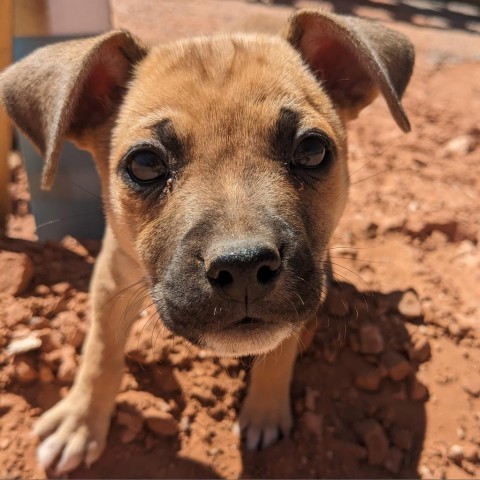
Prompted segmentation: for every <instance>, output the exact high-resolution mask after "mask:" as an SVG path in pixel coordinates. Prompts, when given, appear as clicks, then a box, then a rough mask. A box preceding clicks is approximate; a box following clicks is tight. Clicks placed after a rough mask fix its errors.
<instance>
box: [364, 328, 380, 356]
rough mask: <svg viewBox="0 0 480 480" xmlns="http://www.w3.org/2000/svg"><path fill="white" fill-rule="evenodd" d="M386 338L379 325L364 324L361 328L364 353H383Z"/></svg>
mask: <svg viewBox="0 0 480 480" xmlns="http://www.w3.org/2000/svg"><path fill="white" fill-rule="evenodd" d="M384 346H385V344H384V340H383V336H382V334H381V332H380V329H379V328H378V326H377V325H373V324H369V325H362V326H361V328H360V351H361V352H362V353H364V354H377V353H381V352H382V351H383V349H384Z"/></svg>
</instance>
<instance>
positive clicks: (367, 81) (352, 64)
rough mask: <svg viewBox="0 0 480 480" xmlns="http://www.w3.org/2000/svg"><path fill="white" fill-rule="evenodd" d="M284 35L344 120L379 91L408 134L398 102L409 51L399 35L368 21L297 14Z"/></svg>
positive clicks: (409, 61)
mask: <svg viewBox="0 0 480 480" xmlns="http://www.w3.org/2000/svg"><path fill="white" fill-rule="evenodd" d="M285 36H286V38H287V40H288V41H289V42H290V43H291V44H292V45H293V47H295V48H296V49H297V50H299V51H300V53H301V54H302V56H303V58H304V60H305V62H306V63H307V64H308V65H309V66H310V69H311V70H312V72H313V73H314V74H315V75H316V77H317V78H318V79H319V80H320V81H321V83H322V86H323V87H324V88H325V89H326V91H327V93H328V94H329V95H330V97H331V99H332V101H333V102H334V104H335V106H336V107H337V109H338V110H339V112H340V114H341V115H342V117H343V118H344V120H350V119H353V118H356V117H357V115H358V113H359V112H360V110H361V109H362V108H364V107H366V106H367V105H368V104H369V103H371V102H372V101H373V99H374V98H375V96H376V95H377V94H378V91H380V92H381V93H382V95H383V96H384V97H385V100H386V101H387V104H388V107H389V109H390V112H391V114H392V116H393V118H394V119H395V121H396V122H397V125H398V126H399V127H400V128H401V129H402V130H403V131H404V132H408V131H410V123H409V121H408V118H407V115H406V114H405V111H404V109H403V107H402V104H401V103H400V98H401V97H402V94H403V92H404V90H405V88H406V86H407V84H408V81H409V79H410V76H411V74H412V70H413V63H414V50H413V45H412V44H411V43H410V41H409V40H408V39H407V38H406V37H405V36H404V35H402V34H401V33H398V32H394V31H393V30H390V29H389V28H386V27H383V26H382V25H379V24H378V23H375V22H372V21H368V20H362V19H359V18H353V17H347V16H341V15H334V14H331V13H326V12H320V11H315V10H299V11H298V12H296V13H294V14H293V16H292V17H291V18H290V20H289V23H288V25H287V31H286V33H285Z"/></svg>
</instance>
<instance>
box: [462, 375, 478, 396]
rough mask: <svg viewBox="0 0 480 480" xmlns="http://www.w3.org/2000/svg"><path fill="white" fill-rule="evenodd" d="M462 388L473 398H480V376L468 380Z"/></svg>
mask: <svg viewBox="0 0 480 480" xmlns="http://www.w3.org/2000/svg"><path fill="white" fill-rule="evenodd" d="M462 388H463V389H464V390H465V391H466V392H467V393H468V394H469V395H471V396H472V397H480V376H479V375H475V376H471V377H470V378H468V379H466V380H465V381H464V382H463V384H462Z"/></svg>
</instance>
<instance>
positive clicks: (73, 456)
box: [33, 395, 110, 474]
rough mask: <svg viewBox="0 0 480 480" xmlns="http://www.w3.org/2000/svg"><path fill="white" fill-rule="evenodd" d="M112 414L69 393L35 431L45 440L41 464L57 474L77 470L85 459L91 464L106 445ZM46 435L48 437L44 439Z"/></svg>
mask: <svg viewBox="0 0 480 480" xmlns="http://www.w3.org/2000/svg"><path fill="white" fill-rule="evenodd" d="M109 424H110V415H109V413H108V412H107V413H105V412H104V413H101V411H100V410H97V409H95V408H94V407H90V408H88V406H87V402H86V401H85V400H82V399H79V398H70V395H69V396H67V397H66V398H64V399H63V400H62V401H60V402H59V403H58V404H57V405H55V406H54V407H53V408H52V409H50V410H48V411H47V412H46V413H44V414H43V415H42V416H41V417H40V419H39V420H38V421H37V423H36V424H35V426H34V428H33V434H34V435H38V436H40V437H42V438H44V440H43V441H42V442H41V444H40V446H39V447H38V451H37V460H38V463H39V464H40V465H41V466H42V467H43V468H45V469H48V468H54V470H55V472H56V473H57V474H61V473H66V472H69V471H71V470H74V469H75V468H77V467H78V466H80V465H81V464H82V463H83V462H85V464H86V465H87V466H90V465H91V464H92V463H93V462H95V461H96V460H97V459H98V458H99V457H100V455H101V454H102V452H103V449H104V448H105V443H106V438H107V433H108V427H109ZM45 437H46V438H45Z"/></svg>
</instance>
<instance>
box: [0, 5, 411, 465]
mask: <svg viewBox="0 0 480 480" xmlns="http://www.w3.org/2000/svg"><path fill="white" fill-rule="evenodd" d="M412 66H413V49H412V47H411V45H410V43H409V42H408V41H407V40H406V39H405V38H404V37H403V36H402V35H400V34H397V33H395V32H392V31H390V30H388V29H386V28H384V27H381V26H379V25H376V24H372V23H369V22H366V21H361V20H358V19H351V18H346V17H339V16H335V15H331V14H324V13H320V12H315V11H299V12H297V13H296V14H295V15H294V16H293V17H292V19H291V20H290V21H289V24H288V26H287V30H286V33H285V34H284V35H283V38H282V37H281V36H278V37H270V36H262V35H242V34H237V35H229V36H218V37H211V38H196V39H192V40H187V41H183V42H178V43H175V44H169V45H165V46H159V47H155V48H153V49H151V50H148V49H147V48H145V47H143V46H142V45H141V44H140V43H139V42H138V41H137V40H135V39H134V38H132V37H131V36H130V35H129V34H128V33H126V32H119V31H117V32H111V33H108V34H105V35H103V36H100V37H96V38H93V39H86V40H79V41H75V42H68V43H63V44H58V45H55V46H51V47H47V48H45V49H42V50H40V51H38V52H36V53H34V54H32V55H31V56H30V57H28V58H27V59H25V60H23V61H22V62H20V63H19V64H17V65H14V66H13V67H10V68H9V69H8V70H6V71H5V72H4V73H2V75H1V76H0V98H2V100H3V103H4V105H5V107H6V109H7V112H8V113H9V114H10V115H11V116H12V118H13V120H14V121H15V123H16V124H17V125H18V126H19V127H20V128H21V129H23V130H24V131H25V132H26V133H27V134H28V135H29V136H30V138H31V139H32V141H33V142H34V143H35V145H36V146H37V147H38V148H39V150H40V151H41V152H42V154H43V155H44V157H45V159H46V168H45V173H44V186H45V187H48V186H50V185H51V183H52V181H53V177H54V172H55V166H56V161H57V158H58V152H59V149H60V146H61V142H62V140H63V139H64V138H65V137H67V138H70V139H73V140H74V141H75V142H76V143H77V144H78V145H79V146H81V147H82V148H85V149H88V150H89V151H91V152H92V154H93V156H94V158H95V160H96V164H97V169H98V171H99V173H100V177H101V181H102V189H103V198H104V203H105V210H106V215H107V223H108V226H107V231H106V234H105V238H104V241H103V246H102V250H101V253H100V255H99V258H98V260H97V263H96V265H95V271H94V275H93V279H92V284H91V302H92V323H91V328H90V331H89V333H88V338H87V341H86V344H85V347H84V357H83V362H82V365H81V368H80V371H79V373H78V375H77V378H76V380H75V383H74V385H73V387H72V389H71V391H70V392H69V394H68V396H67V397H66V398H65V399H64V400H62V401H61V402H60V403H59V404H57V405H56V406H55V407H54V408H53V409H51V410H50V411H48V412H47V413H46V414H45V415H43V416H42V418H41V419H40V420H39V422H38V424H37V426H36V433H37V434H39V435H41V436H47V438H46V439H45V440H44V441H43V443H42V444H41V446H40V448H39V460H40V462H41V463H42V464H43V465H45V466H50V465H53V464H56V467H57V470H59V471H69V470H71V469H73V468H75V467H77V466H78V465H79V464H80V463H81V462H82V461H84V460H85V461H86V463H91V462H93V461H95V460H96V459H97V458H98V457H99V455H100V454H101V452H102V450H103V448H104V445H105V439H106V435H107V431H108V427H109V422H110V416H111V414H112V410H113V407H114V400H115V395H116V393H117V391H118V388H119V385H120V380H121V377H122V373H123V365H124V354H123V343H122V342H123V339H124V338H125V336H126V335H125V334H126V329H127V327H128V325H130V324H131V321H132V320H133V319H134V318H135V316H136V315H137V314H138V312H139V310H140V309H141V306H139V305H137V303H136V300H135V298H133V296H134V295H133V291H132V289H131V288H129V287H131V286H132V285H139V284H141V283H145V285H147V286H148V287H149V290H150V293H151V298H152V299H153V301H154V303H155V305H156V307H157V310H158V312H159V314H160V317H161V318H162V321H163V322H164V324H165V325H166V326H167V327H168V328H169V329H170V330H172V331H173V332H174V333H176V334H179V335H182V336H184V337H185V338H187V339H189V340H190V341H191V342H192V343H194V344H197V345H200V346H202V347H204V348H211V349H213V351H215V352H217V353H218V354H220V355H236V356H240V355H252V354H255V355H257V354H260V355H262V362H257V363H255V364H254V367H253V370H252V373H251V382H250V387H249V391H248V394H247V397H246V399H245V402H244V405H243V407H242V411H241V413H240V424H241V426H242V428H243V429H244V430H245V431H246V438H247V444H248V446H249V447H250V448H255V447H257V446H259V445H260V446H268V445H269V444H271V443H272V442H273V441H275V440H276V439H277V438H278V436H279V434H280V433H283V434H285V435H286V434H288V432H289V430H290V428H291V413H290V401H289V385H290V380H291V374H292V367H293V363H294V359H295V357H296V353H297V338H298V335H299V334H300V333H301V332H302V330H305V328H306V327H307V325H308V324H309V322H311V320H312V319H314V318H315V314H316V312H317V310H318V308H319V307H320V304H321V302H322V300H323V298H324V296H325V293H326V287H327V278H326V277H327V271H328V268H327V265H328V264H327V260H328V243H329V240H330V238H331V235H332V232H333V230H334V228H335V226H336V224H337V222H338V219H339V217H340V216H341V214H342V212H343V209H344V206H345V202H346V198H347V192H348V183H349V177H348V169H347V163H346V159H347V158H346V157H347V146H346V133H345V127H344V123H345V122H346V121H348V120H350V119H352V118H355V117H356V116H357V114H358V112H359V111H360V110H361V109H362V108H363V107H365V106H366V105H367V104H369V103H370V102H371V101H372V100H373V98H374V97H375V95H376V94H377V92H378V91H381V92H382V94H383V95H384V97H385V98H386V100H387V103H388V105H389V108H390V110H391V112H392V114H393V116H394V118H395V120H396V121H397V123H398V124H399V126H400V127H401V128H402V129H404V130H405V131H407V130H408V129H409V125H408V120H407V118H406V116H405V114H404V112H403V109H402V107H401V105H400V100H399V98H400V97H401V95H402V93H403V91H404V89H405V87H406V85H407V83H408V80H409V77H410V74H411V71H412ZM112 299H113V300H112Z"/></svg>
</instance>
